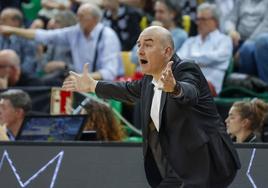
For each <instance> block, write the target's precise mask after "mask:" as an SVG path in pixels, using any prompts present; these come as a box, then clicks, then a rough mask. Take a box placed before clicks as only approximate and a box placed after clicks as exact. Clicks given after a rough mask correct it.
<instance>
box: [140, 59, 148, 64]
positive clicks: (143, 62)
mask: <svg viewBox="0 0 268 188" xmlns="http://www.w3.org/2000/svg"><path fill="white" fill-rule="evenodd" d="M140 62H141V64H147V63H148V61H147V60H144V59H140Z"/></svg>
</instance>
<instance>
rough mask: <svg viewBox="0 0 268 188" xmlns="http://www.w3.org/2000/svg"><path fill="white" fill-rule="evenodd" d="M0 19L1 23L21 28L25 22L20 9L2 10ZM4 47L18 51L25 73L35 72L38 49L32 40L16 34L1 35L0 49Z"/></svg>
mask: <svg viewBox="0 0 268 188" xmlns="http://www.w3.org/2000/svg"><path fill="white" fill-rule="evenodd" d="M0 21H1V25H5V26H12V27H16V28H20V27H22V23H23V16H22V13H21V12H20V11H19V10H18V9H15V8H6V9H4V10H3V11H2V12H1V15H0ZM3 49H12V50H15V51H16V53H17V54H18V55H19V57H20V60H21V68H22V70H23V71H24V72H25V73H28V74H32V73H34V72H35V69H36V61H35V55H36V50H35V45H34V43H33V42H32V41H28V40H26V39H24V38H21V37H18V36H15V35H11V36H3V35H0V50H3Z"/></svg>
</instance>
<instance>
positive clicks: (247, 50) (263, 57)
mask: <svg viewBox="0 0 268 188" xmlns="http://www.w3.org/2000/svg"><path fill="white" fill-rule="evenodd" d="M267 51H268V33H263V34H260V35H259V36H258V37H256V39H255V41H246V42H245V43H244V44H243V45H242V46H241V48H240V50H239V58H240V60H239V72H241V73H246V74H249V75H253V76H257V77H258V78H260V79H261V80H263V81H264V82H266V83H268V63H267V62H268V54H267Z"/></svg>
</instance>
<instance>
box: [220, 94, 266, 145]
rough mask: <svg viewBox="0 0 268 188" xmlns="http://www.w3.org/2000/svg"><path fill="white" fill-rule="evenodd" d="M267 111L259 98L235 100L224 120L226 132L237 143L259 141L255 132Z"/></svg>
mask: <svg viewBox="0 0 268 188" xmlns="http://www.w3.org/2000/svg"><path fill="white" fill-rule="evenodd" d="M267 112H268V105H267V104H266V103H265V102H264V101H262V100H260V99H253V100H251V101H240V102H235V103H234V104H233V105H232V107H231V109H230V111H229V115H228V118H227V119H226V120H225V122H226V126H227V132H228V133H229V134H230V135H231V136H232V137H233V139H234V141H236V142H237V143H242V142H256V141H259V140H260V139H259V138H258V136H259V134H258V133H256V132H257V131H260V129H261V127H262V125H263V121H264V117H265V114H266V113H267Z"/></svg>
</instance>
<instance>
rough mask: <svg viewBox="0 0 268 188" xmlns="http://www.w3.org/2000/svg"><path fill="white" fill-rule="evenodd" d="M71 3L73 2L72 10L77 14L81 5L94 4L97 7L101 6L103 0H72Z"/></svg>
mask: <svg viewBox="0 0 268 188" xmlns="http://www.w3.org/2000/svg"><path fill="white" fill-rule="evenodd" d="M70 2H71V10H72V11H73V12H75V13H76V12H77V10H78V8H79V7H80V5H81V4H83V3H93V4H95V5H100V4H101V0H70Z"/></svg>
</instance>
